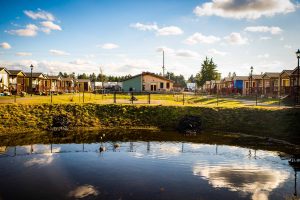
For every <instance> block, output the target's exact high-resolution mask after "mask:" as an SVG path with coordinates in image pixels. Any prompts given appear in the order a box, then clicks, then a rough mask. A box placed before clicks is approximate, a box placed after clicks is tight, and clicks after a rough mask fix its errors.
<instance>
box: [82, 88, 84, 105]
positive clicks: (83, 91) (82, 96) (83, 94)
mask: <svg viewBox="0 0 300 200" xmlns="http://www.w3.org/2000/svg"><path fill="white" fill-rule="evenodd" d="M82 103H84V89H83V93H82Z"/></svg>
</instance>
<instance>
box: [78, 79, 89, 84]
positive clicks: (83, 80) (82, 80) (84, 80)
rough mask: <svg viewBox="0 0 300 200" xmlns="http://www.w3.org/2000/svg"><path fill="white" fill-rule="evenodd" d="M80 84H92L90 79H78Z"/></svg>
mask: <svg viewBox="0 0 300 200" xmlns="http://www.w3.org/2000/svg"><path fill="white" fill-rule="evenodd" d="M77 81H78V82H80V83H84V82H91V80H90V79H77Z"/></svg>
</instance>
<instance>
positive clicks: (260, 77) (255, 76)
mask: <svg viewBox="0 0 300 200" xmlns="http://www.w3.org/2000/svg"><path fill="white" fill-rule="evenodd" d="M262 77H263V75H262V74H253V75H252V79H262ZM249 78H250V76H249Z"/></svg>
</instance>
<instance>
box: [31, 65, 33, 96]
mask: <svg viewBox="0 0 300 200" xmlns="http://www.w3.org/2000/svg"><path fill="white" fill-rule="evenodd" d="M30 69H31V72H30V74H31V75H30V93H31V96H32V92H33V90H32V70H33V65H30Z"/></svg>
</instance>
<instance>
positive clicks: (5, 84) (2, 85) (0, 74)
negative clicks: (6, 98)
mask: <svg viewBox="0 0 300 200" xmlns="http://www.w3.org/2000/svg"><path fill="white" fill-rule="evenodd" d="M9 75H10V73H9V71H8V70H7V69H6V68H4V67H0V92H1V93H2V92H5V91H9Z"/></svg>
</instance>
